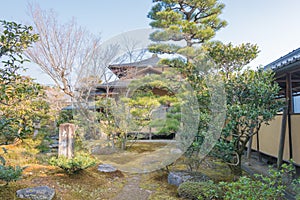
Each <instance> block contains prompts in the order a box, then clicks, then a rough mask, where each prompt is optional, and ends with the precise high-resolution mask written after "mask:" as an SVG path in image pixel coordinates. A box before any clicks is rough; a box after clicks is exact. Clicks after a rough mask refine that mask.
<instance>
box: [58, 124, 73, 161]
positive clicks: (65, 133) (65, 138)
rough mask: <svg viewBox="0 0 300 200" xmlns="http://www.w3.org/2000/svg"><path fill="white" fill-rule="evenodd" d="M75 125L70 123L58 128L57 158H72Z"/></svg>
mask: <svg viewBox="0 0 300 200" xmlns="http://www.w3.org/2000/svg"><path fill="white" fill-rule="evenodd" d="M74 138H75V125H74V124H70V123H65V124H61V125H60V126H59V145H58V156H65V157H67V158H69V159H70V158H73V156H74Z"/></svg>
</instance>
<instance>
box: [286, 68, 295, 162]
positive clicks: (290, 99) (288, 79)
mask: <svg viewBox="0 0 300 200" xmlns="http://www.w3.org/2000/svg"><path fill="white" fill-rule="evenodd" d="M285 87H286V94H285V96H286V99H287V101H288V113H287V115H288V116H287V117H288V119H287V120H288V130H289V135H288V136H289V153H290V159H292V158H293V142H292V123H291V114H292V113H294V99H293V82H292V74H291V73H287V74H286V86H285Z"/></svg>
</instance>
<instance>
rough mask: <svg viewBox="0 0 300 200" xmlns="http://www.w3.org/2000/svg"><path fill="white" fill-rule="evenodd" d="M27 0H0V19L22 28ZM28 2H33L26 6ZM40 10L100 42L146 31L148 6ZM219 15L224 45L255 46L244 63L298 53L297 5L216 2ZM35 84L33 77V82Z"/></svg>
mask: <svg viewBox="0 0 300 200" xmlns="http://www.w3.org/2000/svg"><path fill="white" fill-rule="evenodd" d="M27 2H28V1H27V0H5V1H4V0H0V8H1V11H0V19H4V20H7V21H16V22H19V23H26V24H28V22H30V21H29V17H28V15H27V14H26V13H27V11H26V10H27V4H28V3H27ZM30 2H34V1H30ZM35 2H37V3H38V4H39V5H40V7H41V8H42V9H50V8H52V9H53V10H55V11H56V12H57V13H58V16H59V20H61V21H62V22H66V21H68V20H70V19H71V18H72V17H74V18H75V19H76V20H77V23H78V24H79V25H81V26H83V27H85V28H86V29H88V30H89V31H90V32H92V33H94V34H97V33H100V34H101V36H102V39H103V41H105V40H108V39H110V38H111V37H113V36H115V35H119V34H121V33H124V32H128V31H131V30H135V29H140V28H149V22H150V20H149V19H148V18H147V13H148V12H149V10H150V8H151V5H152V1H151V0H127V1H125V0H106V1H105V0H85V1H82V0H81V1H80V0H51V1H50V0H49V1H45V0H44V1H35ZM221 2H223V3H225V9H224V10H223V14H222V15H221V18H222V19H225V20H226V21H227V22H228V26H227V27H225V28H224V29H222V30H221V31H219V32H217V35H216V37H215V39H216V40H221V41H222V42H224V43H228V42H232V43H233V44H235V45H236V44H240V43H243V42H250V43H254V44H257V45H258V46H259V49H260V51H261V52H260V54H259V55H258V57H257V59H255V60H254V61H253V62H251V63H250V66H252V67H256V66H259V65H263V66H264V65H266V64H268V63H270V62H272V61H274V60H275V59H277V58H279V57H281V56H283V55H285V54H286V53H288V52H290V51H292V50H294V49H297V48H299V47H300V26H299V22H300V0H285V1H283V0H251V1H249V0H221ZM34 78H39V77H34Z"/></svg>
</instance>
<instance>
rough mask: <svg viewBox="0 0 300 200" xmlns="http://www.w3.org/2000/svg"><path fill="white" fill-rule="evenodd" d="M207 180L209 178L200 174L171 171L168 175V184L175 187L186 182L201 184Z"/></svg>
mask: <svg viewBox="0 0 300 200" xmlns="http://www.w3.org/2000/svg"><path fill="white" fill-rule="evenodd" d="M208 180H210V178H209V177H208V176H206V175H205V174H202V173H200V172H188V171H173V172H170V173H169V174H168V183H169V184H170V185H176V186H177V187H178V186H179V185H180V184H181V183H183V182H186V181H194V182H202V181H208Z"/></svg>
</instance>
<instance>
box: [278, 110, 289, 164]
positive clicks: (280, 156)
mask: <svg viewBox="0 0 300 200" xmlns="http://www.w3.org/2000/svg"><path fill="white" fill-rule="evenodd" d="M287 112H288V107H284V108H283V114H282V122H281V133H280V140H279V149H278V158H277V168H278V169H280V168H281V165H282V160H283V150H284V141H285V133H286V120H287Z"/></svg>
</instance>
